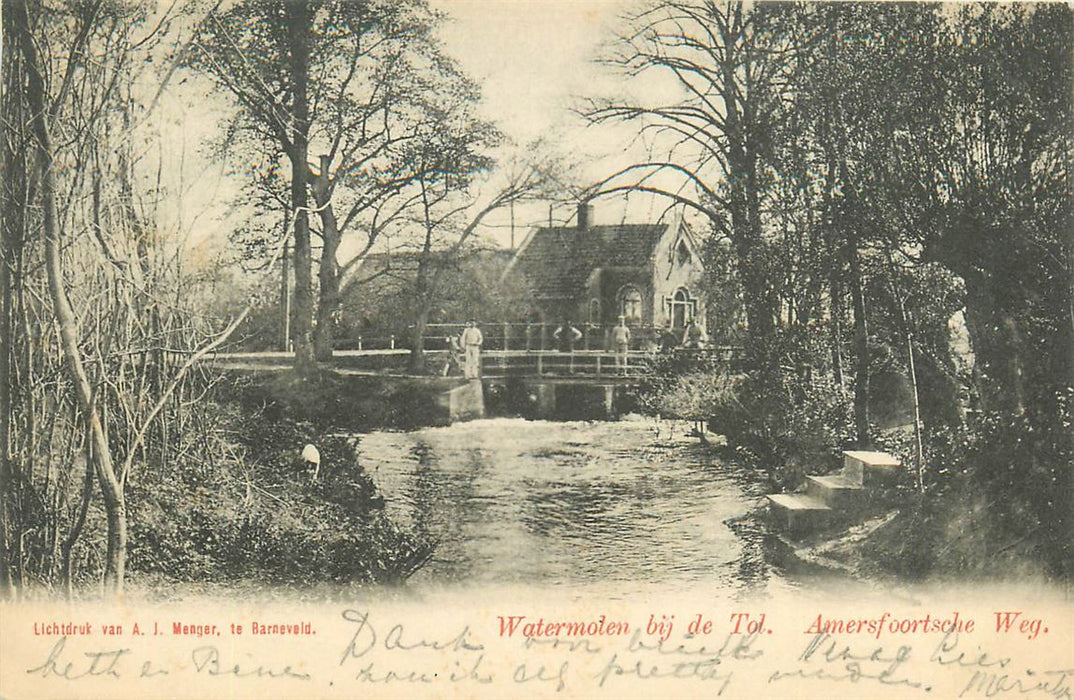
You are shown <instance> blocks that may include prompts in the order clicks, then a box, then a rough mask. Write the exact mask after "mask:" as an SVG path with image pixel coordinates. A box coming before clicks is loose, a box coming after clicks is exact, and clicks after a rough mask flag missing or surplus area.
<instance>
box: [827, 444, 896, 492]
mask: <svg viewBox="0 0 1074 700" xmlns="http://www.w3.org/2000/svg"><path fill="white" fill-rule="evenodd" d="M901 466H902V465H901V464H900V463H899V460H898V459H896V458H895V457H892V456H891V455H889V454H888V453H886V452H872V451H868V450H847V451H845V452H843V470H842V472H840V473H841V474H842V475H843V476H844V477H846V478H847V479H848V480H850V481H853V482H855V483H858V484H861V485H862V486H872V485H874V484H884V483H889V482H890V481H891V480H892V479H894V478H896V477H898V474H899V468H900V467H901Z"/></svg>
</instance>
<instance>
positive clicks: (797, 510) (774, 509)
mask: <svg viewBox="0 0 1074 700" xmlns="http://www.w3.org/2000/svg"><path fill="white" fill-rule="evenodd" d="M768 507H769V510H770V512H771V513H772V515H773V517H774V518H775V520H776V522H777V523H778V524H779V525H780V526H781V527H782V528H783V529H784V530H786V531H787V532H788V533H790V534H794V535H804V534H808V533H810V532H815V531H817V530H819V529H821V528H823V527H825V526H827V525H828V523H829V521H830V519H831V516H832V509H831V508H829V507H828V506H826V505H824V503H823V502H821V501H819V500H817V499H815V498H811V497H810V496H806V495H803V494H797V493H774V494H771V495H769V496H768Z"/></svg>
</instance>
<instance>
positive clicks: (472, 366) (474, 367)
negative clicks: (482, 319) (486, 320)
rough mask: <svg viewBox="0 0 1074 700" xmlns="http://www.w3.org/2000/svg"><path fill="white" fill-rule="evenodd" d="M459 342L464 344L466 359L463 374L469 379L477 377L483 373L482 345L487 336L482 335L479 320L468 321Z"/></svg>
mask: <svg viewBox="0 0 1074 700" xmlns="http://www.w3.org/2000/svg"><path fill="white" fill-rule="evenodd" d="M459 342H460V343H461V344H462V348H463V352H464V353H465V359H466V362H465V365H464V366H463V375H464V376H465V377H466V378H467V379H477V378H478V376H479V375H480V374H481V345H482V344H483V343H484V342H485V336H483V335H481V329H480V328H478V327H477V321H475V320H473V319H470V320H469V321H468V322H467V323H466V328H465V329H463V331H462V336H461V337H460V338H459Z"/></svg>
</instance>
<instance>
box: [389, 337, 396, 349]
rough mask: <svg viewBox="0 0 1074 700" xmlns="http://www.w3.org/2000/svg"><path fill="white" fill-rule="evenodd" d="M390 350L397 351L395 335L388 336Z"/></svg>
mask: <svg viewBox="0 0 1074 700" xmlns="http://www.w3.org/2000/svg"><path fill="white" fill-rule="evenodd" d="M388 348H389V349H390V350H395V333H392V334H391V335H389V336H388Z"/></svg>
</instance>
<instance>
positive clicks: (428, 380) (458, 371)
mask: <svg viewBox="0 0 1074 700" xmlns="http://www.w3.org/2000/svg"><path fill="white" fill-rule="evenodd" d="M670 352H671V353H673V354H675V355H679V356H687V357H692V358H696V359H697V360H698V361H702V360H705V359H709V360H712V359H715V360H717V363H718V364H720V365H723V366H724V367H726V368H728V369H730V368H731V367H732V366H733V364H734V362H735V361H736V360H737V358H738V356H739V348H737V347H731V346H721V347H711V348H705V349H692V350H691V349H675V350H673V351H670ZM409 355H410V351H409V350H407V349H405V348H381V349H363V350H337V351H336V352H335V353H334V355H333V358H332V360H331V362H330V363H325V366H326V367H329V368H331V369H332V370H333V371H335V372H338V373H340V374H344V375H358V376H371V377H382V378H396V379H399V380H400V381H406V380H417V381H419V382H422V383H425V384H428V385H429V387H430V390H431V391H434V392H435V393H434V394H431V395H430V400H432V399H433V397H434V396H435V397H436V401H437V402H438V403H440V404H441V405H442V407H443V408H444V410H445V416H446V418H447V419H448V420H449V421H452V422H454V421H457V420H466V419H469V418H475V417H482V416H485V415H487V414H488V413H493V414H503V413H506V414H509V415H526V416H530V417H534V418H557V419H558V418H601V417H611V416H614V415H616V414H617V413H619V412H620V411H621V404H622V401H621V399H622V396H623V394H622V390H623V389H626V388H629V387H632V386H637V385H638V384H639V383H641V382H642V381H643V380H644V379H645V378H646V377H649V376H651V375H652V372H653V365H654V363H655V362H656V361H657V360H658V359H659V358H660V357H662V356H661V355H660V354H658V353H654V352H651V351H642V350H632V351H629V352H628V353H627V354H626V357H625V362H624V358H623V357H621V356H620V357H618V358H617V357H616V353H613V352H607V351H604V350H577V351H575V352H559V351H555V350H487V351H484V352H482V353H481V371H480V377H479V378H478V379H472V380H466V379H464V378H463V377H462V367H461V366H459V362H460V359H461V358H459V357H458V356H457V354H456V353H452V352H451V351H447V350H430V351H427V352H426V353H425V373H424V374H413V373H411V372H409V371H408V370H407V367H408V363H409ZM663 357H667V355H666V354H665V355H663ZM207 359H208V361H211V362H213V363H214V364H216V365H217V366H218V367H220V368H222V369H227V370H233V371H234V370H238V371H286V370H288V369H290V367H291V366H292V362H293V356H292V355H291V354H290V353H284V352H244V353H219V354H216V355H214V356H212V357H211V358H207ZM487 406H489V407H490V410H486V407H487ZM501 411H502V412H503V413H501Z"/></svg>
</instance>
